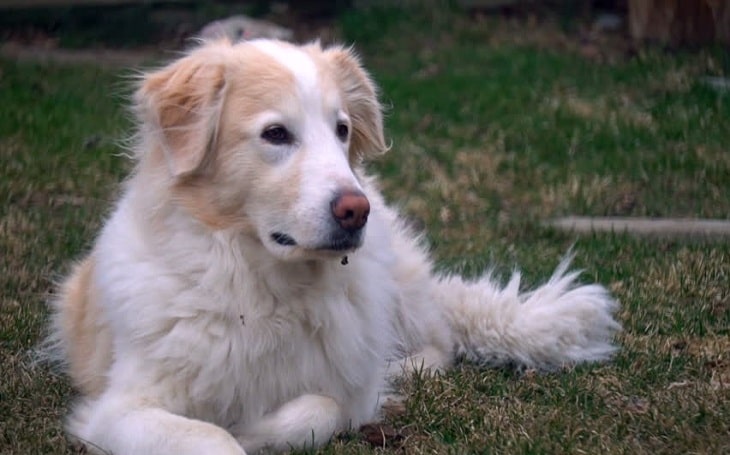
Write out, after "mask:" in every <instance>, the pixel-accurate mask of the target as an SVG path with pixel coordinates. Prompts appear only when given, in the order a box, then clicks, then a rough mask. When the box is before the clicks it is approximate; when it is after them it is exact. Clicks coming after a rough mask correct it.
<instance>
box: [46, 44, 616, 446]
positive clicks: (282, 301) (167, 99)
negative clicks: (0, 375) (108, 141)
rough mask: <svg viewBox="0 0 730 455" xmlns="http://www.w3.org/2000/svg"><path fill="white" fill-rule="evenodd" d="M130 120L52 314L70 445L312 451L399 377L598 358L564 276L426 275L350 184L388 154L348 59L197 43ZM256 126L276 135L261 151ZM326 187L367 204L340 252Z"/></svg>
mask: <svg viewBox="0 0 730 455" xmlns="http://www.w3.org/2000/svg"><path fill="white" fill-rule="evenodd" d="M135 112H136V115H137V117H138V120H139V127H138V134H137V142H136V145H135V146H134V152H135V156H136V161H137V166H136V169H135V171H134V172H133V174H132V175H131V176H130V178H129V179H128V181H127V182H126V184H125V188H124V191H123V194H122V196H121V198H120V199H119V201H118V203H117V204H116V206H115V208H114V210H113V212H112V214H111V216H110V217H109V219H108V220H107V221H106V223H105V225H104V228H103V230H102V232H101V234H100V235H99V237H98V239H97V240H96V243H95V245H94V248H93V250H92V252H91V253H90V254H89V256H88V257H87V258H86V259H84V260H83V261H82V262H81V263H80V265H79V266H78V267H77V268H75V270H74V272H73V273H72V274H71V276H70V277H69V278H68V280H67V281H66V282H65V284H64V285H63V286H62V288H61V292H60V294H59V296H58V298H57V299H56V300H55V301H54V310H55V313H54V314H55V316H54V321H53V330H54V333H53V335H52V339H53V340H55V342H56V343H57V345H58V346H59V347H60V349H61V352H62V355H63V357H64V358H65V359H66V360H67V363H68V366H69V374H70V376H71V378H72V379H73V381H74V384H75V385H76V387H77V388H78V389H79V391H80V393H81V396H80V398H79V399H78V402H77V403H76V404H75V406H74V408H73V411H72V412H71V415H70V416H69V420H68V432H69V434H70V435H71V436H72V437H74V438H77V439H78V440H80V441H83V442H86V443H88V445H89V448H90V449H92V450H103V451H108V452H111V453H114V454H115V455H124V454H152V453H154V454H178V455H179V454H221V455H223V454H243V453H256V452H257V451H260V450H262V449H273V450H277V451H284V450H288V449H290V448H292V447H311V446H319V445H321V444H324V443H325V442H326V441H328V440H329V438H330V437H331V436H332V435H333V434H334V433H336V432H338V431H341V430H345V429H348V428H357V427H358V426H359V425H361V424H363V423H366V422H370V421H373V420H375V419H377V418H378V412H379V408H380V405H381V404H382V399H383V396H385V395H384V394H386V393H387V386H388V384H387V379H388V375H390V374H397V373H401V372H402V371H403V369H404V368H406V369H407V368H408V367H409V366H413V365H415V366H417V367H421V366H424V367H426V368H433V369H437V368H446V367H448V366H450V365H451V364H452V362H453V361H454V359H455V358H457V357H458V356H466V357H467V358H468V359H470V360H473V361H476V362H483V363H488V364H501V363H506V362H513V363H516V364H518V365H524V366H528V367H540V368H547V369H550V368H556V367H560V366H563V365H567V364H574V363H577V362H584V361H598V360H604V359H607V358H608V357H609V356H610V355H611V353H612V352H613V351H614V347H613V346H612V344H611V340H612V336H613V333H614V332H615V331H616V330H617V329H618V328H619V326H618V324H617V323H616V322H615V321H614V320H613V318H612V313H613V311H614V310H615V307H616V305H615V303H614V301H613V300H612V299H611V297H610V296H609V295H608V293H607V292H606V291H605V290H604V289H603V288H602V287H600V286H598V285H579V284H577V283H576V276H577V274H576V273H567V271H566V268H567V262H564V263H563V264H561V265H560V267H559V268H558V270H557V271H556V272H555V275H554V276H553V277H552V278H551V279H550V280H549V281H548V282H547V283H546V284H545V285H543V286H541V287H540V288H538V289H536V290H535V291H533V292H530V293H526V294H524V293H520V292H519V289H518V288H519V278H518V277H516V278H513V280H512V281H511V282H510V283H509V284H508V285H507V286H506V287H505V288H503V289H502V288H500V287H499V286H498V285H497V284H495V282H494V281H493V280H492V279H491V278H490V277H489V276H485V277H483V278H481V279H479V280H475V281H473V282H465V281H464V280H462V279H461V278H460V277H458V276H451V277H447V276H437V275H435V274H434V273H433V271H432V265H431V262H430V260H429V258H428V255H427V253H426V251H425V250H424V248H423V247H422V246H421V244H420V242H419V241H418V236H416V235H414V234H413V233H412V232H410V231H409V230H408V229H407V228H406V227H405V225H404V224H403V223H402V222H401V221H399V219H398V215H397V213H396V212H395V211H394V210H393V209H391V208H389V207H388V206H387V205H386V204H385V202H384V201H383V198H382V197H381V195H380V193H379V192H378V189H377V185H376V183H375V181H374V180H372V179H371V178H369V177H366V176H365V175H364V174H363V172H362V171H361V170H360V167H359V163H360V162H361V160H362V159H365V158H367V157H369V156H372V155H374V154H378V153H383V152H385V150H386V145H385V140H384V138H383V126H382V117H381V113H380V106H379V104H378V101H377V96H376V91H375V87H374V86H373V84H372V82H371V81H370V79H369V77H368V76H367V74H366V73H365V72H364V71H363V69H362V68H361V66H360V64H359V62H358V60H357V58H356V57H355V56H354V55H353V54H352V52H351V51H349V50H346V49H342V48H337V47H335V48H329V49H322V48H320V47H319V45H310V46H304V47H298V46H294V45H291V44H286V43H283V42H276V41H253V42H246V43H241V44H236V45H232V44H229V43H226V42H218V43H208V44H204V45H202V46H200V47H199V48H197V49H195V50H193V51H192V52H190V53H189V54H188V55H187V56H184V57H183V58H181V59H179V60H178V61H175V62H173V63H171V64H170V65H168V66H166V67H164V68H162V69H160V70H158V71H154V72H151V73H149V74H146V75H144V77H142V78H141V81H140V85H139V89H138V91H137V93H136V97H135ZM342 125H344V128H346V129H347V135H346V136H343V135H341V134H340V135H338V134H339V133H337V131H339V130H338V128H340V129H342ZM272 127H283V128H285V129H286V130H287V131H288V132H289V133H290V136H289V139H291V140H287V141H284V142H279V141H278V140H271V139H270V138H268V139H267V137H268V136H267V135H266V133H265V131H267V129H268V130H270V129H271V128H272ZM342 191H355V192H362V193H363V194H364V195H365V196H366V197H367V199H368V200H369V204H370V215H369V218H368V221H367V224H366V226H365V228H364V230H363V232H362V233H361V234H362V237H358V236H357V235H359V234H353V236H350V237H346V241H345V243H344V246H343V243H339V244H337V243H336V242H335V243H333V242H334V241H333V240H332V239H333V238H334V237H336V235H339V234H342V233H341V232H339V231H338V230H337V225H336V223H334V222H333V220H332V209H331V203H332V202H331V201H332V200H333V197H335V195H337V194H339V193H341V192H342ZM277 233H284V234H286V235H287V236H288V240H290V241H283V240H282V239H286V238H287V237H282V236H281V235H279V236H278V240H277V235H276V234H277ZM343 235H344V234H343ZM348 235H349V234H348ZM334 245H339V246H337V248H335V246H334ZM343 256H346V257H347V263H346V264H343V262H344V261H343V260H342V259H343Z"/></svg>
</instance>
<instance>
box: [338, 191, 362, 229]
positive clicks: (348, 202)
mask: <svg viewBox="0 0 730 455" xmlns="http://www.w3.org/2000/svg"><path fill="white" fill-rule="evenodd" d="M330 205H331V208H332V216H334V218H335V220H336V221H337V224H339V225H340V227H342V228H343V229H347V230H357V229H361V228H362V227H363V226H365V223H366V222H367V221H368V215H369V214H370V201H368V198H367V197H365V195H364V194H362V193H361V192H359V191H345V192H342V193H340V194H338V195H337V196H336V197H335V198H334V199H333V200H332V202H331V204H330Z"/></svg>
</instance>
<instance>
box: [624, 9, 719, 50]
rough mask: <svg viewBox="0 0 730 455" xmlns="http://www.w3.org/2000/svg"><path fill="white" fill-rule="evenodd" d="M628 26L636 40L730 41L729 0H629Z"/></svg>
mask: <svg viewBox="0 0 730 455" xmlns="http://www.w3.org/2000/svg"><path fill="white" fill-rule="evenodd" d="M629 28H630V30H631V35H632V36H633V38H634V39H636V40H640V41H643V40H649V41H656V42H659V43H662V44H669V45H673V46H679V45H698V44H707V43H712V42H719V43H723V44H726V45H730V0H629Z"/></svg>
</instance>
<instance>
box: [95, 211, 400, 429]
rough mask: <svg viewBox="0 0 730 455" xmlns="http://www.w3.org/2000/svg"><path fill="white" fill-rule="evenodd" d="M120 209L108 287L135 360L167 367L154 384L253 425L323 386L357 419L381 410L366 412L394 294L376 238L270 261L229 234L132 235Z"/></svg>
mask: <svg viewBox="0 0 730 455" xmlns="http://www.w3.org/2000/svg"><path fill="white" fill-rule="evenodd" d="M120 211H121V213H117V214H116V216H114V217H113V218H112V220H111V221H110V223H109V225H108V229H107V230H106V232H105V233H104V235H103V236H102V240H101V242H100V247H101V248H102V249H106V250H107V251H105V252H104V254H102V255H101V256H103V257H105V258H106V259H104V260H103V261H105V262H106V264H104V266H103V268H101V269H100V270H102V272H100V273H102V274H103V275H102V276H100V277H99V278H100V279H101V280H104V281H105V282H106V283H105V284H104V286H102V287H104V288H107V289H108V288H110V287H113V288H115V289H116V291H112V292H111V293H110V295H115V296H116V297H115V298H114V299H109V300H107V301H109V302H111V303H110V308H108V310H109V313H110V315H111V317H110V321H109V323H110V325H111V326H112V327H115V326H116V329H115V330H114V332H116V333H121V334H124V336H125V337H126V338H127V339H126V340H123V341H122V342H121V343H120V347H121V346H128V347H129V348H130V349H131V350H132V352H130V353H129V356H130V358H140V359H142V362H150V365H152V364H154V367H153V368H149V369H150V370H155V371H158V372H162V373H161V375H159V377H157V378H154V380H153V381H151V383H150V387H160V388H164V389H167V390H176V391H177V395H178V396H176V397H173V400H174V401H175V402H176V403H170V405H172V406H174V407H176V408H178V409H179V412H181V413H183V414H186V415H189V416H191V417H196V418H201V419H205V420H209V421H213V422H216V423H219V424H221V425H224V426H227V425H233V424H244V425H245V424H246V423H247V422H250V421H253V420H255V419H257V418H260V417H261V416H262V415H263V414H265V413H267V412H270V411H272V410H274V409H276V408H277V407H278V406H280V405H282V404H283V403H284V402H286V401H288V400H290V399H293V398H296V397H297V396H299V395H302V394H304V393H317V394H323V395H327V396H331V397H333V398H335V399H336V400H337V401H338V402H340V403H343V404H345V413H346V414H348V415H347V416H346V417H347V418H348V419H350V420H352V421H353V422H360V421H363V420H367V419H369V418H371V417H372V416H368V415H362V414H363V410H364V409H365V410H368V411H370V410H372V411H374V410H375V405H376V403H375V400H377V393H378V392H379V391H380V386H381V385H382V384H381V381H382V379H383V378H382V374H381V369H382V367H383V364H384V362H385V360H386V358H387V357H388V355H389V354H390V352H391V350H392V339H391V337H390V336H389V334H390V333H391V330H392V329H391V327H390V326H389V322H388V321H392V320H393V311H394V308H395V299H396V298H397V295H396V293H395V291H394V290H393V289H394V284H393V283H392V278H390V277H389V276H388V274H387V272H386V271H387V269H388V267H387V261H388V260H389V258H387V257H380V256H379V255H378V253H377V251H378V250H379V248H377V245H376V244H377V242H378V238H377V236H376V237H375V238H373V239H370V240H369V241H367V242H366V245H365V246H364V247H363V248H362V249H361V250H359V251H358V252H357V253H355V254H352V255H350V257H349V263H348V264H347V265H341V264H340V262H339V261H330V262H325V263H322V262H319V263H301V262H300V263H291V264H290V263H281V262H277V263H274V262H270V263H267V261H270V259H266V258H265V256H264V255H260V254H255V253H256V251H255V248H256V246H255V245H252V244H250V243H247V241H246V240H245V239H241V238H240V237H228V236H226V234H225V233H221V234H217V235H214V236H200V235H196V234H193V233H191V232H189V231H187V230H183V231H179V232H174V231H169V232H168V233H166V234H165V235H164V236H161V235H159V233H153V235H152V236H150V233H148V232H143V233H142V236H130V234H129V233H130V232H135V231H137V232H139V230H138V229H130V226H128V223H129V219H127V217H125V216H124V207H120ZM131 218H132V219H134V217H131ZM374 218H375V217H374ZM372 223H373V224H376V221H374V220H373V221H372ZM374 229H376V228H374ZM124 236H126V238H124ZM120 237H122V238H120ZM105 238H107V239H112V238H113V239H114V241H109V242H105V241H104V239H105ZM151 239H152V240H154V241H153V242H151ZM371 243H372V244H373V245H372V246H371V245H370V244H371ZM120 245H124V246H123V247H120ZM252 258H255V259H256V261H253V260H252ZM262 258H263V259H262ZM374 262H377V263H378V266H377V267H375V266H373V265H374ZM140 295H145V298H143V299H140ZM125 296H126V298H125ZM115 300H116V301H115ZM115 308H116V309H115ZM120 355H125V354H124V352H123V349H122V350H120ZM137 380H139V378H137ZM366 401H373V403H372V406H367V405H365V406H364V402H366ZM348 407H349V409H348Z"/></svg>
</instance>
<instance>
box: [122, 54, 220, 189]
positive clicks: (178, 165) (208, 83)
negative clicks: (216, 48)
mask: <svg viewBox="0 0 730 455" xmlns="http://www.w3.org/2000/svg"><path fill="white" fill-rule="evenodd" d="M205 57H206V53H205V52H201V51H200V50H198V51H193V53H191V54H190V55H188V56H186V57H183V58H182V59H180V60H178V61H176V62H174V63H172V64H170V65H169V66H167V67H165V68H163V69H161V70H159V71H156V72H153V73H150V74H147V75H145V76H143V78H142V82H141V84H140V87H139V89H138V90H137V92H136V94H135V101H136V107H137V114H138V116H139V117H140V121H141V122H142V125H143V127H145V128H150V129H151V130H152V131H151V133H152V134H153V135H154V136H155V137H156V138H157V139H158V141H159V144H160V148H161V149H162V152H163V153H164V157H165V162H166V163H167V167H168V169H169V171H170V174H171V175H172V176H173V177H182V176H186V175H190V174H193V173H195V172H196V171H197V170H199V169H200V168H201V167H202V166H203V164H204V163H205V161H206V158H207V157H208V156H209V155H210V153H211V151H212V149H213V148H214V146H215V139H216V136H217V130H218V123H219V120H220V112H221V108H222V104H223V91H224V87H225V67H224V65H223V63H222V62H221V61H220V60H219V59H208V58H205Z"/></svg>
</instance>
